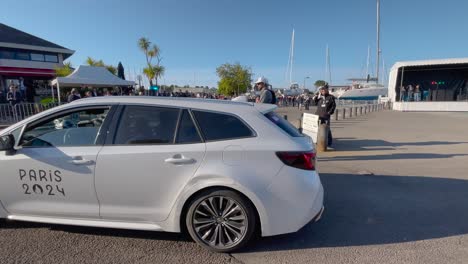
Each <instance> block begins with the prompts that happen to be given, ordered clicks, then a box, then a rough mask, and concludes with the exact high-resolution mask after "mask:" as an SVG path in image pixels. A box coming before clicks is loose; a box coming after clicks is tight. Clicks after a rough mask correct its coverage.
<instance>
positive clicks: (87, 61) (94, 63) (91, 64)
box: [86, 57, 96, 66]
mask: <svg viewBox="0 0 468 264" xmlns="http://www.w3.org/2000/svg"><path fill="white" fill-rule="evenodd" d="M86 64H88V65H89V66H95V65H96V60H94V59H93V58H91V57H88V58H87V59H86Z"/></svg>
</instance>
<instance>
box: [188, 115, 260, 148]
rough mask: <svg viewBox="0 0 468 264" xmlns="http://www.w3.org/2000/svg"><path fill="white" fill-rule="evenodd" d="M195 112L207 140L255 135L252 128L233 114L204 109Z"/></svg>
mask: <svg viewBox="0 0 468 264" xmlns="http://www.w3.org/2000/svg"><path fill="white" fill-rule="evenodd" d="M193 113H194V115H195V118H196V120H197V122H198V124H199V125H200V129H201V130H202V133H203V136H204V137H205V139H206V140H207V141H213V140H226V139H235V138H244V137H252V136H254V133H253V132H252V130H251V129H250V128H249V127H247V125H246V124H245V123H244V122H242V121H241V120H239V118H237V117H235V116H233V115H228V114H221V113H213V112H204V111H193Z"/></svg>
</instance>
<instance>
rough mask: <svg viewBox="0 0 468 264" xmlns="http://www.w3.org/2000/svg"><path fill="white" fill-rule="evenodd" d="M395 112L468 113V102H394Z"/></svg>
mask: <svg viewBox="0 0 468 264" xmlns="http://www.w3.org/2000/svg"><path fill="white" fill-rule="evenodd" d="M393 110H396V111H402V112H468V102H402V103H401V102H394V103H393Z"/></svg>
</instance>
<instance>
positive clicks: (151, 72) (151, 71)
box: [143, 67, 156, 86]
mask: <svg viewBox="0 0 468 264" xmlns="http://www.w3.org/2000/svg"><path fill="white" fill-rule="evenodd" d="M143 73H144V74H145V75H146V77H147V78H148V80H149V83H150V86H153V79H154V77H155V76H156V72H155V71H154V68H153V67H146V68H144V69H143Z"/></svg>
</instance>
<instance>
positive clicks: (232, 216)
mask: <svg viewBox="0 0 468 264" xmlns="http://www.w3.org/2000/svg"><path fill="white" fill-rule="evenodd" d="M257 221H258V220H257V215H256V213H255V209H254V206H253V205H252V203H251V202H250V201H249V200H248V199H247V198H245V197H244V196H242V195H240V194H239V193H237V192H234V191H231V190H222V189H214V190H207V191H204V192H201V193H200V194H198V195H197V196H196V197H195V198H194V199H192V200H191V203H190V204H189V208H188V212H187V215H186V221H185V223H186V226H187V230H188V232H189V234H190V236H191V237H192V239H193V240H194V241H195V242H197V243H198V244H200V245H201V246H203V247H204V248H206V249H208V250H211V251H214V252H219V253H228V252H233V251H236V250H239V249H240V248H242V247H244V246H245V245H246V244H247V243H248V242H249V241H250V240H251V238H252V236H253V234H254V232H255V228H256V223H257Z"/></svg>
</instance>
